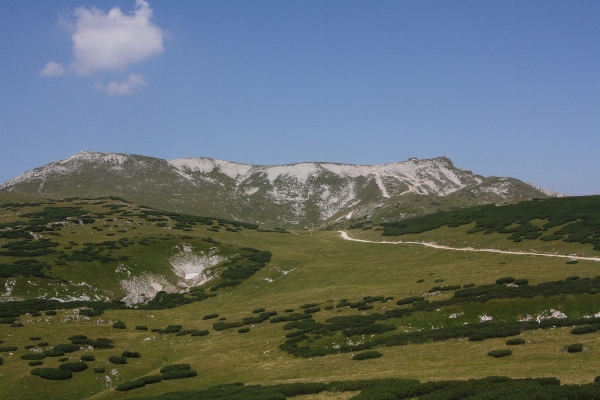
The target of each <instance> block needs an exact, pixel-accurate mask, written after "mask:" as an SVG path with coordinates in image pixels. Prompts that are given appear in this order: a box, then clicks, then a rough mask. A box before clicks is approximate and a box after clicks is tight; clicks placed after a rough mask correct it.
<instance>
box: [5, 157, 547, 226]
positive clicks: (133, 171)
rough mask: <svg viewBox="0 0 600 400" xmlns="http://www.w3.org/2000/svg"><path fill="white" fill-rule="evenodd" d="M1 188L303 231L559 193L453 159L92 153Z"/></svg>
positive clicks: (59, 162)
mask: <svg viewBox="0 0 600 400" xmlns="http://www.w3.org/2000/svg"><path fill="white" fill-rule="evenodd" d="M0 190H2V191H8V192H13V193H39V194H42V195H45V196H49V197H54V198H60V197H71V196H118V197H121V198H125V199H128V200H130V201H133V202H136V203H139V204H145V205H148V206H151V207H155V208H160V209H164V210H169V211H174V212H185V213H190V214H195V215H213V216H216V217H222V218H233V219H239V220H244V221H248V222H256V223H261V224H266V225H271V226H281V227H304V228H306V227H312V226H317V225H322V224H325V223H330V222H333V221H336V220H339V219H341V218H343V217H348V218H350V217H352V218H356V217H359V216H366V217H369V218H373V219H376V220H380V221H385V220H396V219H399V218H406V217H410V216H415V215H420V214H424V213H429V212H435V211H436V210H445V209H450V208H457V207H462V206H470V205H476V204H482V203H493V202H505V201H512V200H517V199H527V198H534V197H538V198H543V197H548V195H551V194H552V193H549V192H547V191H544V190H543V189H540V188H537V187H535V186H534V185H532V184H527V183H524V182H522V181H520V180H518V179H514V178H499V177H484V176H481V175H477V174H475V173H473V172H471V171H469V170H465V169H461V168H457V167H456V166H455V165H454V164H453V162H452V161H451V160H450V159H448V158H446V157H439V158H433V159H426V160H418V159H415V158H411V159H409V160H408V161H404V162H394V163H388V164H380V165H350V164H336V163H325V162H310V163H299V164H288V165H277V166H259V165H249V164H240V163H234V162H228V161H221V160H214V159H210V158H203V157H200V158H184V159H176V160H163V159H159V158H153V157H145V156H140V155H126V154H116V153H99V152H89V151H82V152H80V153H78V154H76V155H74V156H72V157H69V158H66V159H64V160H60V161H56V162H53V163H50V164H47V165H44V166H42V167H39V168H36V169H33V170H31V171H28V172H25V173H24V174H22V175H19V176H17V177H16V178H14V179H11V180H9V181H7V182H5V183H3V184H1V185H0ZM423 199H425V200H426V201H421V200H423ZM419 202H420V203H421V204H418V203H419Z"/></svg>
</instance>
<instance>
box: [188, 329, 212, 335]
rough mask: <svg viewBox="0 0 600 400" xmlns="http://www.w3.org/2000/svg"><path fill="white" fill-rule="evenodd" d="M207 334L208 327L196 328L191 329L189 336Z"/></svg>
mask: <svg viewBox="0 0 600 400" xmlns="http://www.w3.org/2000/svg"><path fill="white" fill-rule="evenodd" d="M208 334H209V332H208V329H204V330H202V331H200V330H198V329H196V330H194V331H192V333H191V335H190V336H206V335H208Z"/></svg>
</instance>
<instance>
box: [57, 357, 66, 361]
mask: <svg viewBox="0 0 600 400" xmlns="http://www.w3.org/2000/svg"><path fill="white" fill-rule="evenodd" d="M67 360H68V358H67V357H61V358H59V359H58V362H65V361H67Z"/></svg>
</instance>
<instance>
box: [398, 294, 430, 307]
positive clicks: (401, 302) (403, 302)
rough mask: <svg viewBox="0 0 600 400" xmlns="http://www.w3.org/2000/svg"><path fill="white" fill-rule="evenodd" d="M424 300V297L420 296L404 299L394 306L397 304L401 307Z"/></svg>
mask: <svg viewBox="0 0 600 400" xmlns="http://www.w3.org/2000/svg"><path fill="white" fill-rule="evenodd" d="M423 300H425V298H424V297H421V296H413V297H405V298H404V299H400V300H398V301H397V302H396V304H398V305H399V306H401V305H403V304H412V303H413V302H415V301H423Z"/></svg>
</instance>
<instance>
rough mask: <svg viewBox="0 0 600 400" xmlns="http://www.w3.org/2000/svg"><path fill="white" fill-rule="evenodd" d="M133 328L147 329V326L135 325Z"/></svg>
mask: <svg viewBox="0 0 600 400" xmlns="http://www.w3.org/2000/svg"><path fill="white" fill-rule="evenodd" d="M135 329H137V330H138V331H147V330H148V327H147V326H146V325H136V326H135Z"/></svg>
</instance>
